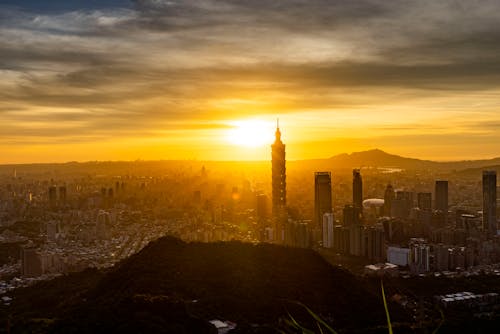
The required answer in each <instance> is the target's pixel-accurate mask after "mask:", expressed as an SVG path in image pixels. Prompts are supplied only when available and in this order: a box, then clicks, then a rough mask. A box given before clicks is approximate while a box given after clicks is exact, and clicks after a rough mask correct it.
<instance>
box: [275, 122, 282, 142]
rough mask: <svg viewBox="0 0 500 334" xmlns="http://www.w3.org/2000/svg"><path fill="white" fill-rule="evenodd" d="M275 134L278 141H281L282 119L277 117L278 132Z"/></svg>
mask: <svg viewBox="0 0 500 334" xmlns="http://www.w3.org/2000/svg"><path fill="white" fill-rule="evenodd" d="M275 136H276V141H275V142H276V143H277V142H281V131H280V119H279V118H276V133H275Z"/></svg>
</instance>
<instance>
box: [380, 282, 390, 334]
mask: <svg viewBox="0 0 500 334" xmlns="http://www.w3.org/2000/svg"><path fill="white" fill-rule="evenodd" d="M380 287H381V289H382V300H383V301H384V308H385V315H386V317H387V328H388V329H389V334H393V333H392V325H391V316H390V315H389V308H388V307H387V300H386V299H385V292H384V282H383V281H382V280H380Z"/></svg>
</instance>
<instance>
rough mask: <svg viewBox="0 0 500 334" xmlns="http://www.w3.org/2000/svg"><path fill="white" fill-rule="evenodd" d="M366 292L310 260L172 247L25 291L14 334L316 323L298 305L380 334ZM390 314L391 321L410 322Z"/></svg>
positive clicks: (217, 246)
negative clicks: (290, 319) (288, 320)
mask: <svg viewBox="0 0 500 334" xmlns="http://www.w3.org/2000/svg"><path fill="white" fill-rule="evenodd" d="M366 286H367V284H364V283H363V282H362V281H360V280H359V279H358V278H356V277H354V276H353V275H351V274H350V273H348V272H347V271H345V270H342V269H339V268H335V267H332V266H331V265H329V264H328V263H327V262H326V261H325V260H323V258H321V257H320V256H319V255H318V254H317V253H315V252H314V251H312V250H306V249H298V248H287V247H280V246H274V245H265V244H260V245H252V244H244V243H240V242H228V243H213V244H207V243H184V242H182V241H180V240H179V239H175V238H171V237H165V238H161V239H159V240H157V241H155V242H152V243H150V244H149V245H148V246H147V247H146V248H144V249H143V250H142V251H141V252H139V253H138V254H136V255H133V256H132V257H130V258H128V259H126V260H124V261H122V262H121V263H120V264H119V265H118V266H116V267H115V268H113V269H111V270H109V271H108V272H107V273H101V272H98V271H86V272H84V273H81V274H78V275H71V276H69V277H62V278H58V279H56V280H53V281H50V282H44V283H42V284H41V285H39V286H35V287H31V288H27V289H22V290H18V292H17V294H16V295H15V299H14V300H15V302H14V304H13V305H12V306H11V309H10V312H11V317H12V322H13V324H14V328H13V329H14V330H13V332H14V333H15V332H23V331H24V330H25V329H26V328H31V329H33V328H35V329H36V330H33V331H34V332H37V331H40V329H43V330H42V331H41V332H44V331H46V332H51V333H111V332H120V333H132V332H133V333H146V332H147V333H213V330H214V327H213V326H211V325H209V324H208V323H207V320H210V319H216V318H217V319H223V320H230V321H233V322H236V323H237V324H238V330H237V331H236V332H239V333H246V332H259V333H265V332H270V333H273V332H275V329H276V328H277V327H278V326H279V319H280V318H283V317H287V312H290V313H291V314H293V315H294V316H295V317H296V318H297V319H299V320H300V321H303V322H304V324H308V322H311V321H312V319H311V317H310V316H306V314H305V312H304V310H303V309H302V308H301V307H299V306H297V305H295V304H294V303H293V302H290V301H298V302H301V303H304V304H305V305H307V306H308V307H309V308H311V309H312V310H313V311H314V312H316V313H317V314H319V315H321V316H322V317H323V318H324V319H326V320H327V321H329V322H330V323H331V324H332V326H333V327H334V328H336V329H343V330H346V331H348V332H357V331H363V332H366V331H369V330H370V329H373V330H374V331H377V330H380V328H381V326H384V324H385V314H384V309H383V305H382V300H381V296H380V292H374V291H372V292H370V291H369V290H367V288H366ZM64 295H66V296H64ZM68 295H69V296H71V298H69V297H68ZM48 296H50V297H48ZM46 298H50V299H49V303H48V304H44V303H45V301H46V300H47V299H46ZM34 307H35V310H33V308H34ZM390 307H391V317H392V318H393V321H398V320H399V321H401V320H407V318H406V313H404V312H403V311H402V310H401V309H400V308H399V306H398V305H396V304H394V305H391V306H390ZM29 319H38V320H36V321H35V320H29ZM40 319H45V320H44V321H43V322H42V325H43V326H42V325H40ZM256 324H257V325H256ZM310 325H311V326H310V327H314V326H315V324H314V323H312V324H310ZM44 326H45V327H44ZM266 328H267V329H266Z"/></svg>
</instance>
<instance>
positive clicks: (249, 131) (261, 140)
mask: <svg viewBox="0 0 500 334" xmlns="http://www.w3.org/2000/svg"><path fill="white" fill-rule="evenodd" d="M230 125H231V128H230V129H229V130H228V131H227V134H226V139H227V141H228V142H230V143H231V144H233V145H237V146H245V147H259V146H264V145H271V144H272V142H273V135H274V126H275V125H274V123H272V122H266V121H261V120H245V121H234V122H231V123H230Z"/></svg>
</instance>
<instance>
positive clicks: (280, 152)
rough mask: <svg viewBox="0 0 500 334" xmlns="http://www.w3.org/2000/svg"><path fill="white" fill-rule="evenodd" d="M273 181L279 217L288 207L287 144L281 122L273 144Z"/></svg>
mask: <svg viewBox="0 0 500 334" xmlns="http://www.w3.org/2000/svg"><path fill="white" fill-rule="evenodd" d="M271 150H272V181H273V184H272V186H273V216H274V218H275V219H276V218H279V217H280V216H281V215H283V213H284V212H285V208H286V166H285V164H286V160H285V144H283V142H282V141H281V132H280V128H279V123H277V124H276V139H275V141H274V144H272V145H271Z"/></svg>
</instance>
